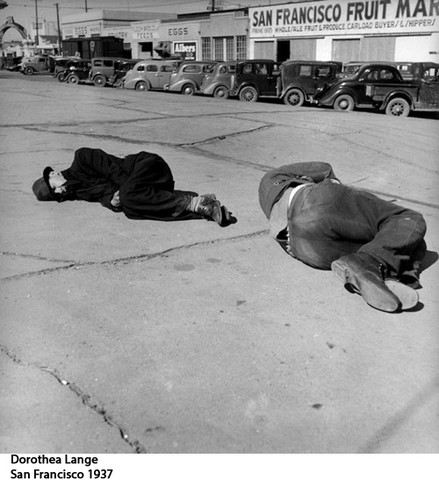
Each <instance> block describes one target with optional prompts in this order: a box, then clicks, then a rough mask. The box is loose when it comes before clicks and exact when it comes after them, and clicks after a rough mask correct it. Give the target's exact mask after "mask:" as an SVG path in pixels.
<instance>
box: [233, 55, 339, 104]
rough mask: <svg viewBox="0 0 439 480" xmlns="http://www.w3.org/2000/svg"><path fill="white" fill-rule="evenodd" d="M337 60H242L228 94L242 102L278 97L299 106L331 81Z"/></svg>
mask: <svg viewBox="0 0 439 480" xmlns="http://www.w3.org/2000/svg"><path fill="white" fill-rule="evenodd" d="M341 66H342V65H341V63H340V62H317V61H312V60H309V61H308V60H287V61H286V62H283V63H282V64H279V63H277V62H275V61H273V60H243V61H240V62H238V63H237V65H236V76H235V78H234V82H233V87H232V91H231V95H237V96H238V97H239V99H240V100H242V101H245V102H256V101H257V100H258V99H259V97H272V98H279V99H282V100H283V101H284V103H285V104H287V105H291V106H294V107H300V106H302V105H303V104H304V103H305V102H311V101H312V97H313V95H314V94H315V93H316V91H317V89H318V88H320V87H323V86H324V85H326V84H328V83H331V82H333V81H334V80H335V79H336V78H337V74H338V73H339V72H340V71H341Z"/></svg>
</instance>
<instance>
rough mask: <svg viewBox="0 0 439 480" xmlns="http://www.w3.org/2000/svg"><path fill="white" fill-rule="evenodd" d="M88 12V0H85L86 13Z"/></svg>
mask: <svg viewBox="0 0 439 480" xmlns="http://www.w3.org/2000/svg"><path fill="white" fill-rule="evenodd" d="M87 12H88V8H87V0H85V13H87Z"/></svg>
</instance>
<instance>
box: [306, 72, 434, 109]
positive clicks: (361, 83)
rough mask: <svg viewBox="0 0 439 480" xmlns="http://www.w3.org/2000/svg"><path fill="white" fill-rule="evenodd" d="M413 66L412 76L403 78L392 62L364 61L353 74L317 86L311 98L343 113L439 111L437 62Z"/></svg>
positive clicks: (320, 104) (318, 103) (321, 104)
mask: <svg viewBox="0 0 439 480" xmlns="http://www.w3.org/2000/svg"><path fill="white" fill-rule="evenodd" d="M412 66H413V68H412V71H413V76H412V78H411V79H404V78H403V77H402V76H401V73H400V71H399V70H398V68H397V67H396V66H395V65H394V64H391V63H389V64H385V63H366V64H364V65H362V66H361V67H360V68H359V70H358V71H357V73H356V74H355V75H354V76H352V77H348V78H342V79H339V80H337V81H335V82H333V83H332V84H330V85H327V86H326V87H322V88H320V89H319V90H318V91H317V93H316V95H315V96H314V99H313V101H314V102H315V103H317V105H319V106H324V107H333V108H334V109H335V110H340V111H345V112H349V111H351V110H354V108H359V109H361V108H369V109H375V110H378V111H383V112H385V113H386V114H387V115H393V116H395V117H407V116H408V115H409V114H410V112H411V111H414V110H416V111H439V64H437V63H432V62H425V63H421V62H418V63H413V64H412Z"/></svg>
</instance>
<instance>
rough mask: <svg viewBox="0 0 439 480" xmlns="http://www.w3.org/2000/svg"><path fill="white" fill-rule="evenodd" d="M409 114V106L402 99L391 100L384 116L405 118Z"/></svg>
mask: <svg viewBox="0 0 439 480" xmlns="http://www.w3.org/2000/svg"><path fill="white" fill-rule="evenodd" d="M409 113H410V104H409V102H407V100H404V99H403V98H393V99H392V100H390V102H389V103H388V104H387V107H386V115H393V116H394V117H407V116H408V114H409Z"/></svg>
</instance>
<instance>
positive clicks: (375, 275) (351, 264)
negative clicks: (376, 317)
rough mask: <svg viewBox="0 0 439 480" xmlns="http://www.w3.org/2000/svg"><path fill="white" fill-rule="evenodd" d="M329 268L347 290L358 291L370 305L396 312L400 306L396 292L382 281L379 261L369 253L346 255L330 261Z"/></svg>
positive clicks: (385, 310)
mask: <svg viewBox="0 0 439 480" xmlns="http://www.w3.org/2000/svg"><path fill="white" fill-rule="evenodd" d="M331 270H332V271H333V272H334V274H335V276H336V277H337V278H339V279H340V280H341V281H342V282H343V284H344V286H345V288H346V289H347V290H348V291H350V292H352V293H354V292H355V293H359V294H360V295H361V296H362V297H363V299H364V301H365V302H366V303H368V304H369V305H370V306H371V307H373V308H376V309H377V310H382V311H384V312H396V311H398V310H400V309H401V308H402V302H401V301H400V299H399V296H397V295H396V294H395V293H397V292H396V291H395V292H392V290H390V289H389V287H388V286H387V285H386V283H385V282H384V278H383V273H382V268H381V264H380V262H379V261H378V260H377V259H375V258H374V257H372V256H371V255H369V254H367V253H352V254H350V255H346V256H344V257H341V258H339V259H338V260H335V261H334V262H332V264H331ZM400 285H402V286H404V287H406V286H405V285H403V284H400ZM406 288H410V287H406ZM395 290H396V289H395ZM410 290H411V289H410ZM413 291H414V290H413ZM400 293H401V292H400ZM415 293H416V292H415Z"/></svg>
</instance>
